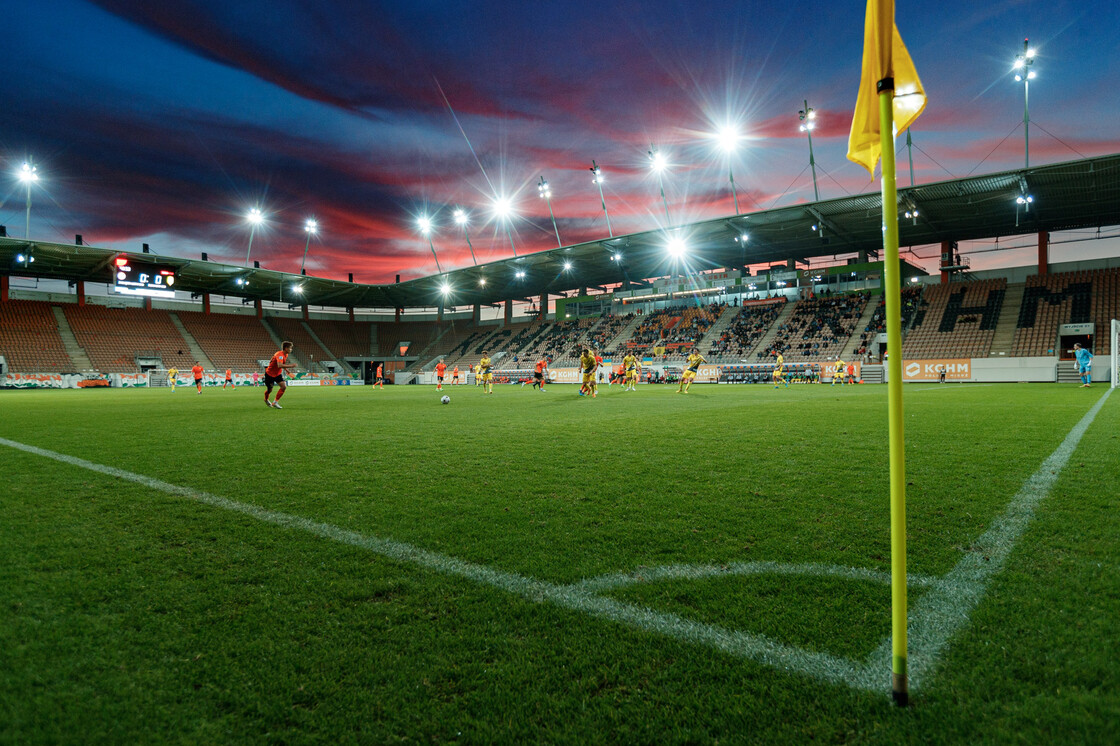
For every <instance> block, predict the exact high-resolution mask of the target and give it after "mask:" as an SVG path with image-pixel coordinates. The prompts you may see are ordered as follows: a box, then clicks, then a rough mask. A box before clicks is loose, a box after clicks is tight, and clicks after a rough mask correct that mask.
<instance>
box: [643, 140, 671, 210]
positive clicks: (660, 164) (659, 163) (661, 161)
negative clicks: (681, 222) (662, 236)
mask: <svg viewBox="0 0 1120 746" xmlns="http://www.w3.org/2000/svg"><path fill="white" fill-rule="evenodd" d="M647 155H649V160H650V168H652V169H653V172H654V173H655V174H657V184H658V186H660V187H661V204H663V205H664V206H665V227H666V228H667V227H669V225H671V224H672V222H673V220H672V218H670V217H669V200H667V199H665V179H663V178H662V176H661V172H662V171H664V170H665V165H666V164H665V156H664V155H662V153H661V151H660V150H658V149H657V148H655V147H654V146H653V143H650V146H649V150H648V151H647Z"/></svg>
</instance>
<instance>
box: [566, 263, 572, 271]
mask: <svg viewBox="0 0 1120 746" xmlns="http://www.w3.org/2000/svg"><path fill="white" fill-rule="evenodd" d="M571 269H572V263H571V262H564V271H565V272H570V271H571Z"/></svg>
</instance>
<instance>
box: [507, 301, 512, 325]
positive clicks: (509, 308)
mask: <svg viewBox="0 0 1120 746" xmlns="http://www.w3.org/2000/svg"><path fill="white" fill-rule="evenodd" d="M506 323H507V324H512V323H513V301H512V300H507V301H506Z"/></svg>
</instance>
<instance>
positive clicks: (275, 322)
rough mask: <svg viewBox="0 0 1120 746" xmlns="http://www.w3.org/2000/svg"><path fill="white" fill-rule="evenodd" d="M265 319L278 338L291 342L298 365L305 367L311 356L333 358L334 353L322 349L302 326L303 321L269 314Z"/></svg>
mask: <svg viewBox="0 0 1120 746" xmlns="http://www.w3.org/2000/svg"><path fill="white" fill-rule="evenodd" d="M265 320H266V321H267V322H268V323H269V324H270V325H271V326H272V328H273V329H274V330H275V331H276V336H278V337H280V339H286V340H289V341H290V342H291V343H292V345H293V348H292V356H293V357H294V358H295V359H296V361H297V362H299V364H300V366H302V367H305V368H306V367H307V366H308V365H309V364H310V362H311V359H312V358H314V359H315V360H316V361H317V362H322V361H323V360H334V359H335V356H334V353H332V352H331V351H330V350H327V349H324V348H323V347H322V346H321V345H320V344H319V343H318V342H316V341H315V340H314V339H312V338H311V335H310V334H308V333H307V330H306V329H304V328H303V321H301V320H300V319H292V318H288V317H285V316H270V317H268V318H267V319H265Z"/></svg>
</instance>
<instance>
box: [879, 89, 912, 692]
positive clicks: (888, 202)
mask: <svg viewBox="0 0 1120 746" xmlns="http://www.w3.org/2000/svg"><path fill="white" fill-rule="evenodd" d="M877 90H878V93H879V138H880V145H881V148H882V157H883V173H882V178H883V228H884V230H883V249H884V262H883V296H884V298H885V300H886V306H887V309H886V310H887V420H888V423H889V428H888V430H889V441H890V485H891V695H892V696H893V698H894V701H895V704H897V705H899V706H902V707H905V706H906V704H907V702H908V699H909V695H908V690H909V687H908V676H907V670H906V660H907V655H906V650H907V645H906V616H907V614H906V450H905V449H906V439H905V437H904V435H903V427H902V425H903V420H902V315H901V307H902V297H901V292H902V291H901V285H902V283H901V278H900V277H899V274H900V270H901V268H900V267H899V262H898V185H897V173H896V170H895V159H894V78H883V79H882V80H880V81H879V82H878V85H877Z"/></svg>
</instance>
